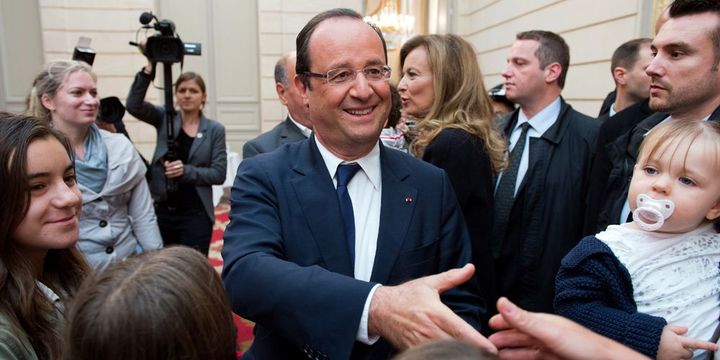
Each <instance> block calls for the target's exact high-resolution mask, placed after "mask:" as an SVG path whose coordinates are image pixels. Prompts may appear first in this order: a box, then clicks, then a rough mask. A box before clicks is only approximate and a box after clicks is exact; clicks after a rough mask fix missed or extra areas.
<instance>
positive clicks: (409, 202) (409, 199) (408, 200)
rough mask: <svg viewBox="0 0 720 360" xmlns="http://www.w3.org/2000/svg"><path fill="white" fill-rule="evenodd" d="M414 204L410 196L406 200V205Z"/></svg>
mask: <svg viewBox="0 0 720 360" xmlns="http://www.w3.org/2000/svg"><path fill="white" fill-rule="evenodd" d="M412 202H413V198H411V197H409V196H408V197H406V198H405V203H407V204H411V203H412Z"/></svg>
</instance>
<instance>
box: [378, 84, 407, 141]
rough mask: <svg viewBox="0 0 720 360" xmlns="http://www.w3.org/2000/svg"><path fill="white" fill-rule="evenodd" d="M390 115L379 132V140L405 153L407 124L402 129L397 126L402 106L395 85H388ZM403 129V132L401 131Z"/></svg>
mask: <svg viewBox="0 0 720 360" xmlns="http://www.w3.org/2000/svg"><path fill="white" fill-rule="evenodd" d="M390 100H391V105H390V114H389V115H388V120H387V123H385V127H384V128H383V129H382V131H381V132H380V140H381V141H382V143H383V145H385V146H388V147H390V148H393V149H397V150H400V151H403V152H407V145H406V142H405V134H406V133H407V131H408V127H407V124H404V121H403V124H404V125H405V126H404V127H402V126H398V125H399V124H400V120H401V116H402V104H401V102H400V93H399V92H398V90H397V87H396V86H395V85H392V84H390ZM403 129H405V131H403Z"/></svg>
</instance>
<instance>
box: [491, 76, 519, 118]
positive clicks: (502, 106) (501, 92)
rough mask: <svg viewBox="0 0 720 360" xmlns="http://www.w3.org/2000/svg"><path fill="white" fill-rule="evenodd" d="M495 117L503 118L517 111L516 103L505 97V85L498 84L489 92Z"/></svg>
mask: <svg viewBox="0 0 720 360" xmlns="http://www.w3.org/2000/svg"><path fill="white" fill-rule="evenodd" d="M488 96H490V100H491V101H492V107H493V113H495V117H496V118H498V117H501V116H503V115H505V114H507V113H510V112H512V111H513V110H515V103H514V102H512V101H510V100H508V98H507V97H506V96H505V84H497V85H495V86H493V87H492V88H491V89H490V90H488Z"/></svg>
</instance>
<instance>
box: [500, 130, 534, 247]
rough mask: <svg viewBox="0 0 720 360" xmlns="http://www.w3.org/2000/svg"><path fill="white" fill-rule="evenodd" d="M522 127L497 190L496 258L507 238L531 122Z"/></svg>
mask: <svg viewBox="0 0 720 360" xmlns="http://www.w3.org/2000/svg"><path fill="white" fill-rule="evenodd" d="M520 127H521V129H522V131H521V132H520V138H518V140H517V142H515V147H513V149H512V152H511V153H510V159H509V160H510V161H509V164H508V167H507V169H505V171H503V173H502V177H501V178H500V184H498V187H497V189H496V190H495V214H493V217H494V219H495V220H494V223H493V232H492V251H493V255H494V256H495V258H498V257H499V256H500V249H501V247H502V243H503V240H505V235H506V234H505V233H506V231H507V226H508V220H510V211H511V210H512V207H513V204H514V203H515V183H516V182H517V176H518V170H519V169H520V160H521V159H522V154H523V149H524V148H525V141H526V139H527V132H528V129H529V128H530V123H527V122H525V123H522V125H520Z"/></svg>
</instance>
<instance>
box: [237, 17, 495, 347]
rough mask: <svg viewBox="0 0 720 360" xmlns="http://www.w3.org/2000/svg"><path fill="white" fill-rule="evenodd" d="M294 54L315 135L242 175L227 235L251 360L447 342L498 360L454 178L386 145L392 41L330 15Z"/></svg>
mask: <svg viewBox="0 0 720 360" xmlns="http://www.w3.org/2000/svg"><path fill="white" fill-rule="evenodd" d="M297 49H298V57H297V65H296V71H297V74H298V75H296V76H295V79H294V81H295V85H296V86H297V87H298V89H299V90H300V93H301V94H302V95H303V99H304V102H305V104H306V105H307V106H308V108H309V112H310V119H312V123H313V134H314V135H313V136H311V138H310V139H308V140H305V141H301V142H299V143H294V144H290V145H288V146H284V147H282V148H280V149H278V150H277V151H274V152H271V153H266V154H261V155H258V156H256V157H254V158H250V159H248V160H246V161H243V162H242V164H241V165H240V167H239V169H238V174H237V177H236V179H235V185H234V186H233V189H232V195H231V202H232V210H231V214H230V224H229V225H228V227H227V229H226V231H225V247H224V249H223V258H224V260H225V268H224V270H223V281H224V283H225V286H226V288H227V291H228V295H229V298H230V302H231V304H232V308H233V310H234V311H235V312H237V313H238V314H240V315H241V316H243V317H246V318H248V319H250V320H252V321H255V322H256V326H255V340H254V342H253V344H252V346H251V347H250V349H249V350H248V352H247V354H246V358H249V359H252V358H258V359H296V358H311V359H327V358H331V359H349V358H353V359H384V358H388V357H390V356H391V355H392V354H393V353H394V352H395V351H396V350H395V349H403V348H406V347H409V346H412V345H415V344H418V343H422V342H425V341H428V340H431V339H436V338H446V337H455V338H460V339H463V340H465V341H470V342H473V343H475V344H476V345H478V346H481V347H485V348H486V349H488V350H489V351H493V352H494V351H496V349H495V347H494V345H492V343H490V342H489V341H488V340H487V339H486V338H484V337H483V336H482V335H480V333H479V332H477V330H476V329H477V328H478V327H479V319H480V317H479V316H480V315H481V314H482V313H483V311H484V309H483V306H482V304H481V301H480V297H479V295H478V287H477V284H476V283H475V282H474V279H473V277H472V273H473V266H472V265H466V264H467V263H468V262H469V261H470V259H471V250H470V249H471V248H470V240H469V237H468V233H467V230H466V228H465V226H464V222H463V219H462V215H461V213H460V209H459V207H458V205H457V201H456V199H455V196H454V193H453V191H452V188H451V186H450V184H449V181H448V178H447V175H446V174H445V173H444V172H443V171H442V170H440V169H438V168H436V167H434V166H432V165H429V164H427V163H423V162H421V161H419V160H417V159H415V158H412V157H411V156H409V155H407V154H404V153H401V152H399V151H394V150H388V149H386V148H385V147H384V146H382V145H381V144H380V142H379V138H378V136H379V134H380V131H381V130H382V127H383V125H384V124H385V120H386V119H387V115H388V112H389V110H390V89H389V84H388V79H389V78H390V68H389V67H387V65H386V64H387V53H386V50H385V43H384V40H383V38H382V35H381V34H380V32H379V31H378V30H376V29H374V28H372V27H371V26H370V25H368V24H366V23H365V22H363V20H362V17H361V15H360V14H358V13H357V12H355V11H353V10H348V9H334V10H329V11H326V12H323V13H321V14H319V15H317V16H315V17H314V18H313V19H311V20H310V21H309V22H308V24H307V25H305V27H304V28H303V29H302V30H301V31H300V33H299V34H298V37H297ZM348 179H350V180H348ZM381 215H382V216H381ZM464 265H466V266H465V267H463V266H464ZM458 267H462V268H461V269H453V268H458ZM451 269H452V270H451ZM443 271H444V273H441V274H438V273H440V272H443ZM432 274H438V275H432Z"/></svg>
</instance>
